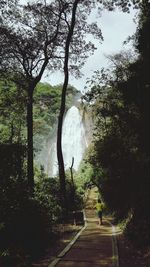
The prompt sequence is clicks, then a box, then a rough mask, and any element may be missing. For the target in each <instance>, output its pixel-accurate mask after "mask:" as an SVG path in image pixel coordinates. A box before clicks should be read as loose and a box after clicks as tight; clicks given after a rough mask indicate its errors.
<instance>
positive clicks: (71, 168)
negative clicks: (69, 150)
mask: <svg viewBox="0 0 150 267" xmlns="http://www.w3.org/2000/svg"><path fill="white" fill-rule="evenodd" d="M73 164H74V157H72V164H71V167H70V174H71V183H72V207H73V208H74V206H75V205H74V204H75V202H74V200H75V185H74V178H73Z"/></svg>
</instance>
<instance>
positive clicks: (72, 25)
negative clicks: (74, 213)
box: [57, 0, 102, 209]
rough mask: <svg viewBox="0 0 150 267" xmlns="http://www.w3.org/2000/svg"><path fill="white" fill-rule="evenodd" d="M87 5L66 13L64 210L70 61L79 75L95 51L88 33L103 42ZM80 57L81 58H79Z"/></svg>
mask: <svg viewBox="0 0 150 267" xmlns="http://www.w3.org/2000/svg"><path fill="white" fill-rule="evenodd" d="M91 2H92V3H91ZM86 4H87V3H86V1H83V3H81V1H80V0H74V1H72V3H70V4H69V3H68V6H69V8H70V13H71V15H70V14H69V15H68V14H67V13H65V12H64V18H65V23H66V25H67V35H66V39H65V48H64V83H63V88H62V96H61V106H60V113H59V118H58V131H57V158H58V166H59V177H60V185H61V187H60V188H61V195H62V201H63V204H64V208H66V209H67V199H66V188H65V170H64V161H63V153H62V143H61V139H62V124H63V117H64V113H65V102H66V92H67V87H68V80H69V59H70V60H71V61H72V62H73V63H76V64H77V63H78V64H79V65H78V67H77V66H70V68H72V69H73V70H74V71H77V73H79V69H80V67H81V66H82V65H83V59H84V60H85V58H86V57H87V54H88V52H92V51H93V50H94V49H95V47H94V45H92V44H91V43H90V42H89V43H87V42H86V41H85V39H83V38H85V36H86V34H87V33H91V34H93V35H95V36H96V37H98V38H99V39H100V40H102V35H101V31H100V29H98V27H97V25H96V24H95V23H93V24H91V25H89V24H88V23H87V14H89V13H90V8H91V4H93V1H90V3H89V4H88V5H86ZM78 56H79V58H77V57H78Z"/></svg>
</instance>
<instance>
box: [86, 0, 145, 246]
mask: <svg viewBox="0 0 150 267" xmlns="http://www.w3.org/2000/svg"><path fill="white" fill-rule="evenodd" d="M149 12H150V3H149V1H146V0H145V1H142V5H141V10H140V13H139V19H140V20H139V24H138V27H137V32H136V36H135V44H134V46H135V47H136V52H138V55H136V57H135V58H134V60H133V61H129V62H127V61H126V58H125V60H123V61H122V60H121V61H120V59H121V58H123V56H119V57H118V56H115V57H113V63H114V68H113V72H110V74H109V75H107V72H105V73H103V72H102V73H101V74H102V75H101V76H100V78H101V79H100V80H99V84H98V87H97V91H96V86H95V92H96V93H97V97H98V100H99V101H98V100H97V101H96V102H95V104H94V105H95V110H96V111H97V115H98V118H99V119H98V120H97V124H96V127H97V130H96V136H95V141H94V152H93V153H92V155H91V156H90V162H91V163H92V164H93V165H94V167H95V166H96V168H98V169H99V170H100V169H101V168H102V170H103V172H102V173H100V171H99V174H98V175H99V177H98V181H99V185H100V188H101V191H102V194H103V197H104V199H105V200H106V202H107V204H108V206H109V208H110V209H111V211H113V212H115V216H116V218H117V219H124V218H128V221H127V228H126V230H127V231H128V233H130V236H131V237H132V238H134V239H136V240H137V242H138V244H139V245H141V244H146V245H148V244H149V234H150V233H149V226H148V225H149V213H148V212H147V210H148V203H149V201H150V199H149V185H150V183H149V175H150V168H149V166H150V163H149V159H150V153H149V151H150V145H149V136H150V126H149V122H148V120H149V115H148V114H149V113H150V107H149V99H150V90H149V88H150V79H149V74H148V70H147V68H148V66H149V64H150V61H149V58H150V57H149V53H150V45H149V40H148V38H147V34H148V31H149V29H150V13H149ZM111 58H112V57H111ZM108 88H109V90H108ZM102 92H104V93H106V95H105V94H102ZM104 95H105V97H104V98H103V96H104ZM89 96H90V97H93V95H92V93H91V95H90V92H89ZM94 97H95V95H94ZM100 100H101V102H102V101H103V100H104V101H105V102H106V101H107V105H106V106H105V116H106V118H107V124H106V126H105V127H106V128H107V131H104V132H103V133H101V134H99V132H100V131H101V128H100V124H99V121H100V120H101V116H102V113H103V112H104V110H103V106H102V105H101V104H100ZM129 214H130V216H129ZM139 229H140V232H142V233H143V238H142V240H141V238H140V237H139V236H137V232H138V231H139ZM145 233H146V234H145Z"/></svg>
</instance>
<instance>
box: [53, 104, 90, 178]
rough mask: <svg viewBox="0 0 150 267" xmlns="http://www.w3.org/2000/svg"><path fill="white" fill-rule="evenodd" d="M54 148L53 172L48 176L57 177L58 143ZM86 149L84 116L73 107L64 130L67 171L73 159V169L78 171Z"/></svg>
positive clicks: (64, 152)
mask: <svg viewBox="0 0 150 267" xmlns="http://www.w3.org/2000/svg"><path fill="white" fill-rule="evenodd" d="M52 147H53V153H50V154H51V155H49V157H51V156H52V155H53V159H52V163H51V170H49V171H48V174H49V175H52V176H55V175H56V174H57V173H58V164H57V154H56V142H55V144H53V145H52ZM86 147H87V141H86V136H85V129H84V125H83V122H82V116H81V115H80V112H79V109H78V108H77V107H76V106H72V107H71V108H70V109H69V110H68V111H67V113H66V116H65V118H64V122H63V128H62V152H63V157H64V166H65V169H68V168H69V167H71V164H72V158H73V157H74V165H73V168H74V169H75V170H76V171H77V170H78V168H79V165H80V162H81V160H82V158H83V155H84V152H85V149H86ZM51 150H52V149H51V148H50V151H51Z"/></svg>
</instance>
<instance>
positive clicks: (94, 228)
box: [49, 188, 119, 267]
mask: <svg viewBox="0 0 150 267" xmlns="http://www.w3.org/2000/svg"><path fill="white" fill-rule="evenodd" d="M96 198H97V192H96V189H95V188H93V189H91V191H90V193H89V196H88V199H87V203H86V207H85V214H86V218H87V224H86V227H85V229H84V230H83V231H82V232H81V235H80V236H79V238H78V239H77V240H76V242H75V243H74V244H73V246H72V247H71V249H70V250H69V251H68V252H67V253H66V254H65V255H64V256H63V257H60V258H61V259H60V260H59V262H58V263H57V267H77V266H78V267H103V266H105V267H118V266H119V264H118V259H117V256H118V255H117V246H116V239H115V233H114V228H113V227H112V225H111V223H110V221H109V219H107V220H106V219H105V218H104V221H103V225H102V226H99V225H98V220H97V218H96V215H95V211H94V209H93V205H94V199H96ZM50 266H52V265H51V264H50V265H49V267H50Z"/></svg>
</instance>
